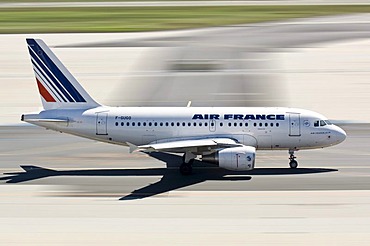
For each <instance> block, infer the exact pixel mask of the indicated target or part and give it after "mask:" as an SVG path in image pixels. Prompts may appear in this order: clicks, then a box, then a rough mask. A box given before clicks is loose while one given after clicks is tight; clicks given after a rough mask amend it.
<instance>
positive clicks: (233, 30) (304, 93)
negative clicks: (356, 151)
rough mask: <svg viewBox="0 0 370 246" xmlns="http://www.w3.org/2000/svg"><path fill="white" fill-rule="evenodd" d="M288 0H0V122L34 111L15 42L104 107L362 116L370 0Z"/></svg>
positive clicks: (369, 59) (25, 60) (369, 117)
mask: <svg viewBox="0 0 370 246" xmlns="http://www.w3.org/2000/svg"><path fill="white" fill-rule="evenodd" d="M290 3H291V2H289V1H288V2H287V1H261V2H259V1H240V2H237V3H235V2H227V1H201V2H200V1H177V2H175V1H163V2H140V1H133V2H126V1H117V2H108V3H105V2H99V1H96V2H95V1H94V2H77V3H76V2H73V1H65V2H54V1H40V2H37V3H34V2H33V1H32V2H28V1H24V2H21V1H19V2H17V1H13V2H12V3H7V2H5V1H0V12H1V14H0V16H1V17H0V32H1V33H3V34H2V35H0V53H1V54H2V55H1V57H0V63H1V69H0V84H1V85H2V90H1V91H0V97H1V102H2V103H1V105H0V124H1V125H7V124H19V123H20V121H19V115H21V114H22V113H24V112H28V111H36V110H38V109H39V108H40V106H41V102H40V98H39V96H38V92H37V89H36V84H35V81H34V76H33V72H32V68H31V63H30V59H29V55H28V52H27V47H26V44H25V38H26V37H32V38H42V39H44V41H45V42H46V43H47V44H48V45H49V46H51V47H52V49H53V51H54V52H55V53H56V54H57V55H58V56H59V58H60V59H61V60H62V62H63V63H64V64H65V66H66V67H67V68H69V69H70V70H71V71H72V73H73V74H74V75H75V77H77V79H78V80H79V81H80V82H81V83H82V84H83V85H84V87H85V89H86V90H87V91H88V92H90V93H91V94H92V96H93V97H94V98H95V99H96V100H98V101H99V102H101V103H103V104H106V105H112V106H186V105H187V102H188V101H192V106H288V107H300V108H306V109H310V110H314V111H318V112H320V113H322V114H324V115H326V116H327V117H328V118H330V119H333V120H339V121H351V122H370V114H368V113H367V112H368V105H370V97H369V94H368V93H369V86H370V84H369V81H368V79H367V78H369V72H370V66H369V65H370V46H369V45H370V41H369V38H370V25H369V23H370V14H368V12H370V5H366V1H357V2H351V3H352V5H346V4H348V3H349V2H348V1H347V2H346V1H320V2H319V5H317V3H318V2H315V1H296V2H294V3H295V5H291V4H290ZM313 3H315V4H316V5H312V4H313ZM261 4H262V5H261ZM271 4H274V5H273V6H272V5H271ZM235 5H237V6H235Z"/></svg>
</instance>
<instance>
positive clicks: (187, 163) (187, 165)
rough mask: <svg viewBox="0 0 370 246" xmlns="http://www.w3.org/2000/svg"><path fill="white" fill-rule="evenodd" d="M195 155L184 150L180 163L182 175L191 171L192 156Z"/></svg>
mask: <svg viewBox="0 0 370 246" xmlns="http://www.w3.org/2000/svg"><path fill="white" fill-rule="evenodd" d="M195 157H197V156H196V155H194V154H193V153H191V152H186V153H185V154H184V156H183V157H182V164H181V166H180V173H181V174H182V175H190V174H191V173H192V172H193V167H192V165H193V162H194V158H195Z"/></svg>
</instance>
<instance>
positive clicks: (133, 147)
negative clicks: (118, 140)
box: [127, 142, 138, 153]
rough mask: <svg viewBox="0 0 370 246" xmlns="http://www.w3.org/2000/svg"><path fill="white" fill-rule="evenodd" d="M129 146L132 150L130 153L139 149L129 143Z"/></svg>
mask: <svg viewBox="0 0 370 246" xmlns="http://www.w3.org/2000/svg"><path fill="white" fill-rule="evenodd" d="M127 145H128V147H130V150H129V151H130V153H132V152H134V151H136V150H138V147H137V146H136V145H135V144H132V143H129V142H127Z"/></svg>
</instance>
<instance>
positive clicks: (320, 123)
mask: <svg viewBox="0 0 370 246" xmlns="http://www.w3.org/2000/svg"><path fill="white" fill-rule="evenodd" d="M326 125H332V123H331V122H330V121H328V120H316V121H315V122H314V123H313V126H314V127H320V126H326Z"/></svg>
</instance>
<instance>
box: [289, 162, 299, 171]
mask: <svg viewBox="0 0 370 246" xmlns="http://www.w3.org/2000/svg"><path fill="white" fill-rule="evenodd" d="M289 166H290V168H293V169H295V168H297V167H298V162H297V161H296V160H291V161H290V162H289Z"/></svg>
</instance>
